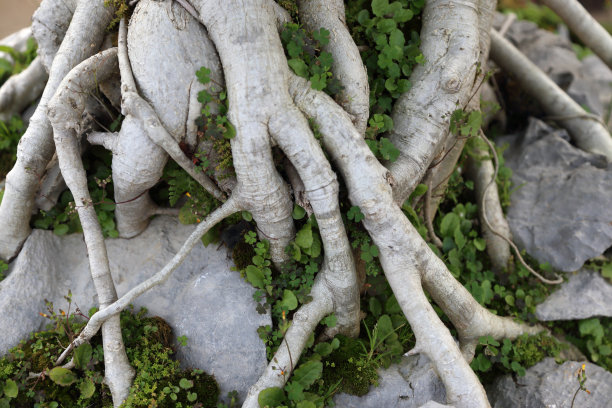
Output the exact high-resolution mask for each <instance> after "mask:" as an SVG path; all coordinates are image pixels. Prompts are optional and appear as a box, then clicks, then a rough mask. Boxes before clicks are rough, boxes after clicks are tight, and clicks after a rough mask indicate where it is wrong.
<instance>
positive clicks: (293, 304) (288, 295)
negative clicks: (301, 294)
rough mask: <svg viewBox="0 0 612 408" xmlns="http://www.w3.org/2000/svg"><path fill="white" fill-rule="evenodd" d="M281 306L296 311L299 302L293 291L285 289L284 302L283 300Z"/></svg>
mask: <svg viewBox="0 0 612 408" xmlns="http://www.w3.org/2000/svg"><path fill="white" fill-rule="evenodd" d="M280 304H281V306H283V307H284V308H287V309H288V310H294V309H296V308H297V307H298V300H297V298H296V297H295V295H294V294H293V292H292V291H290V290H289V289H285V291H284V292H283V300H281V302H280Z"/></svg>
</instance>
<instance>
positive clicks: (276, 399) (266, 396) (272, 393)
mask: <svg viewBox="0 0 612 408" xmlns="http://www.w3.org/2000/svg"><path fill="white" fill-rule="evenodd" d="M285 399H286V397H285V392H284V391H283V390H281V389H280V388H278V387H270V388H266V389H265V390H263V391H261V392H260V393H259V396H258V397H257V402H258V403H259V406H260V408H266V407H270V408H275V407H278V406H279V405H281V404H282V403H283V402H285Z"/></svg>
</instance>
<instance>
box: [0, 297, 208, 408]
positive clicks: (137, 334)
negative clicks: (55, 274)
mask: <svg viewBox="0 0 612 408" xmlns="http://www.w3.org/2000/svg"><path fill="white" fill-rule="evenodd" d="M49 310H50V312H51V313H50V315H51V318H52V320H53V321H54V324H52V325H51V326H50V327H49V328H48V329H47V330H46V331H42V332H38V333H33V334H31V335H30V338H29V339H28V340H27V341H22V342H21V343H20V344H19V345H18V346H17V347H15V348H14V349H12V350H11V351H10V353H9V354H8V355H7V356H5V357H3V358H2V359H0V389H4V390H6V389H8V388H9V387H13V386H16V388H17V392H16V395H15V392H14V391H13V392H11V393H10V395H8V394H7V393H6V392H3V394H2V395H0V407H4V406H10V407H14V408H26V407H27V408H32V407H36V408H47V407H49V408H51V407H56V408H57V407H67V408H73V407H74V408H81V407H82V408H85V407H88V408H102V407H107V406H108V407H110V406H112V399H111V395H110V392H109V390H108V388H107V387H106V385H104V384H103V378H104V351H103V348H102V338H101V336H100V335H97V336H95V337H94V338H93V339H92V340H91V342H90V343H91V348H89V347H88V348H89V350H88V352H87V353H85V354H86V355H87V357H84V358H85V359H86V360H84V363H83V364H80V365H79V366H78V367H77V368H74V369H72V370H70V372H69V373H68V375H69V378H70V380H69V381H68V383H69V384H68V385H64V386H62V385H59V384H58V383H56V382H54V381H53V380H52V379H51V376H50V375H49V372H50V370H51V369H52V368H53V367H54V361H55V359H56V358H57V356H58V355H59V354H60V353H61V352H62V351H63V349H62V345H66V344H68V343H69V341H70V338H72V336H74V333H77V332H78V331H79V330H80V329H81V328H82V327H83V326H84V322H82V321H79V320H78V319H77V317H75V316H74V315H73V316H70V317H66V315H65V314H63V313H62V314H61V316H60V315H56V314H55V313H53V312H52V306H51V308H50V309H49ZM145 314H146V309H142V310H140V311H139V312H138V313H136V314H133V313H131V312H130V311H123V312H122V313H121V326H122V332H123V338H124V340H125V346H126V353H127V355H128V358H129V359H130V363H131V364H132V366H133V367H134V368H135V369H136V377H135V379H134V383H133V385H132V388H131V390H130V396H129V397H128V399H127V400H126V401H125V402H124V404H123V405H122V407H125V408H128V407H129V408H145V407H183V408H195V407H210V408H214V407H215V406H216V404H217V400H218V398H219V388H218V386H217V383H216V381H215V379H214V377H212V376H210V375H208V374H206V373H204V372H203V371H201V370H180V367H179V362H178V361H176V360H174V350H173V348H172V329H171V328H170V326H169V325H168V324H167V323H166V322H165V321H164V320H163V319H161V318H159V317H145ZM67 333H68V334H67ZM69 336H70V337H69ZM30 372H44V373H45V375H41V376H38V377H33V378H30V377H29V373H30Z"/></svg>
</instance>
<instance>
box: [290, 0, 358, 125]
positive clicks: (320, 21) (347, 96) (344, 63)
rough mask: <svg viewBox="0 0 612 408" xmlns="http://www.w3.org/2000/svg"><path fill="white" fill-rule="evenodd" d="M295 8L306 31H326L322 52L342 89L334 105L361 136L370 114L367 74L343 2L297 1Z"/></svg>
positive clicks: (336, 0)
mask: <svg viewBox="0 0 612 408" xmlns="http://www.w3.org/2000/svg"><path fill="white" fill-rule="evenodd" d="M298 8H299V11H300V21H301V22H302V23H303V24H304V26H305V27H306V29H308V30H309V31H316V30H318V29H320V28H325V29H327V30H328V31H329V33H330V35H329V43H328V44H327V45H325V46H323V51H327V52H329V53H330V54H332V56H333V57H334V62H333V64H332V72H333V74H334V77H335V78H337V79H338V80H339V81H340V83H341V84H342V86H343V87H344V89H343V90H342V91H341V92H340V94H339V95H338V96H337V97H336V101H338V102H339V103H340V106H342V107H343V108H344V110H345V111H347V112H348V113H349V114H350V115H351V116H352V117H353V123H354V124H355V127H356V128H357V130H358V131H359V132H360V133H361V134H365V130H366V127H367V125H368V116H369V112H370V86H369V84H368V73H367V71H366V69H365V67H364V65H363V62H362V61H361V55H360V54H359V50H358V49H357V45H356V44H355V41H353V39H352V38H351V34H350V33H349V31H348V27H347V26H346V16H345V11H344V1H343V0H300V1H298Z"/></svg>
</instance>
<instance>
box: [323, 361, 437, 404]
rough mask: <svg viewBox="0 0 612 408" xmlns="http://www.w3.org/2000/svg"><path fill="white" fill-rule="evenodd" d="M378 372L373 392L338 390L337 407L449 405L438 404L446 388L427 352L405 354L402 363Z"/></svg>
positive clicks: (371, 390) (335, 398) (372, 387)
mask: <svg viewBox="0 0 612 408" xmlns="http://www.w3.org/2000/svg"><path fill="white" fill-rule="evenodd" d="M378 374H379V376H380V378H379V380H378V381H379V385H378V387H375V386H371V387H370V392H368V393H367V394H366V395H364V396H362V397H358V396H355V395H349V394H338V395H336V396H335V397H334V402H335V404H336V408H381V407H385V408H418V407H421V406H427V407H438V406H445V405H439V404H436V403H440V404H443V403H444V402H446V391H445V389H444V384H442V381H441V380H440V378H439V377H438V375H437V374H436V373H435V372H434V370H433V367H432V365H431V362H430V361H429V359H428V358H427V357H426V356H424V355H415V356H410V357H403V358H402V361H401V363H400V364H393V365H391V366H390V367H389V368H387V369H380V370H379V371H378ZM430 401H433V402H430ZM428 403H429V405H426V404H428Z"/></svg>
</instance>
